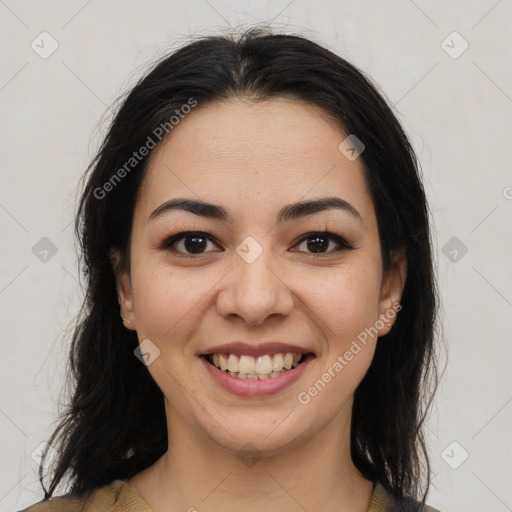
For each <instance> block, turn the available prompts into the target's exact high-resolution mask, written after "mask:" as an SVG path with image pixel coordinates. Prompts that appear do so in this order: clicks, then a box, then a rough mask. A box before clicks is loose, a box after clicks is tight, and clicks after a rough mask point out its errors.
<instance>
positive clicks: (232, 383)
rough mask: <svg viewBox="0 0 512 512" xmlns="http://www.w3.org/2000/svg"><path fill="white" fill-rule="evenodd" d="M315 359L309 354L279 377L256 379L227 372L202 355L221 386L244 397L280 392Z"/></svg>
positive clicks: (204, 362)
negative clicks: (244, 377)
mask: <svg viewBox="0 0 512 512" xmlns="http://www.w3.org/2000/svg"><path fill="white" fill-rule="evenodd" d="M313 359H314V356H312V355H311V354H308V356H307V357H306V358H305V360H304V362H302V363H300V364H298V365H297V366H296V367H295V368H293V369H291V370H287V371H285V372H283V373H281V374H280V375H278V376H277V377H269V378H268V379H265V380H260V379H258V380H255V379H239V378H238V377H232V376H231V375H229V373H226V372H225V371H222V370H220V369H219V368H217V367H216V366H214V365H213V364H211V363H210V362H209V361H208V360H207V359H206V357H204V356H202V357H201V360H202V361H203V364H204V365H205V366H206V369H207V370H208V372H210V375H211V376H212V378H213V380H214V381H215V382H217V384H219V386H221V387H222V388H224V389H225V390H226V391H229V392H230V393H233V394H234V395H238V396H243V397H263V396H269V395H274V394H276V393H278V392H279V391H281V390H283V389H284V388H286V387H288V386H290V385H291V384H292V383H293V382H295V381H296V380H297V379H298V378H299V377H300V376H301V375H302V374H303V373H304V370H305V369H306V367H307V366H308V365H309V363H310V362H311V361H312V360H313Z"/></svg>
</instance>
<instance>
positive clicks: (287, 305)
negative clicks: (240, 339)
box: [217, 236, 293, 324]
mask: <svg viewBox="0 0 512 512" xmlns="http://www.w3.org/2000/svg"><path fill="white" fill-rule="evenodd" d="M236 253H237V254H233V262H232V269H231V272H229V274H228V281H227V285H226V286H225V288H224V289H223V290H222V292H221V293H220V295H219V298H218V305H217V306H218V310H219V313H221V314H222V315H224V316H228V315H233V314H236V315H238V316H240V317H243V318H244V319H245V320H246V321H247V322H248V323H251V324H258V323H261V322H263V320H264V319H265V318H266V317H268V316H270V315H272V314H276V313H279V314H282V315H286V314H289V312H290V311H291V308H292V306H293V300H292V297H291V291H290V290H289V288H288V286H287V285H286V283H285V282H284V281H283V280H282V279H281V278H280V277H279V275H278V271H276V270H275V269H276V267H277V266H278V265H276V262H275V261H273V256H272V251H271V250H270V249H268V248H265V249H264V248H263V245H262V244H260V243H259V242H258V241H257V240H256V238H254V237H251V236H248V237H246V238H245V239H244V240H243V241H242V242H241V243H240V244H239V245H238V247H237V248H236Z"/></svg>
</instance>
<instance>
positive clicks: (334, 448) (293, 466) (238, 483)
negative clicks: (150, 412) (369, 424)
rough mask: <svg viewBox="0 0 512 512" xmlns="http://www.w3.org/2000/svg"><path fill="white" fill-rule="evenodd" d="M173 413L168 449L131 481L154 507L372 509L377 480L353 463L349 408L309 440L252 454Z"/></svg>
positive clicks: (261, 511)
mask: <svg viewBox="0 0 512 512" xmlns="http://www.w3.org/2000/svg"><path fill="white" fill-rule="evenodd" d="M350 405H351V404H350ZM346 409H350V410H351V407H347V408H344V410H346ZM167 411H168V413H167V414H168V418H167V419H168V426H169V428H168V435H169V450H168V451H167V452H166V453H165V454H164V455H163V456H162V457H161V458H160V459H159V460H158V461H157V462H156V463H155V464H154V465H153V466H151V467H150V468H148V469H147V470H145V471H143V472H142V473H139V474H138V475H136V476H135V477H134V478H132V479H131V481H130V483H132V485H134V486H135V487H136V488H137V489H138V490H139V493H140V494H141V495H142V497H143V498H144V499H145V501H146V502H147V503H148V505H149V506H150V507H151V508H152V510H153V512H160V511H164V510H165V511H166V512H174V511H178V510H179V511H183V510H187V511H191V512H194V511H199V512H200V511H202V510H223V511H225V512H231V511H233V512H234V511H239V510H241V509H243V510H244V512H267V511H268V512H270V511H274V510H287V511H295V510H297V512H299V511H301V512H303V511H304V510H308V511H310V512H313V511H315V510H322V511H325V512H335V511H336V512H366V510H367V508H368V506H369V502H370V496H371V493H372V483H371V482H370V481H368V480H366V479H365V478H364V477H363V476H362V475H361V474H360V473H359V471H358V470H357V468H356V467H355V466H354V465H353V463H352V460H351V457H350V414H349V415H348V417H347V414H343V410H342V411H340V413H339V414H338V415H337V416H336V417H335V418H333V420H332V421H331V422H330V423H329V425H328V426H327V427H326V428H325V429H324V430H322V432H320V433H318V434H317V435H316V436H313V437H311V438H309V439H308V440H307V441H304V442H301V441H300V440H297V441H295V442H294V443H293V445H292V443H290V444H289V445H287V446H285V447H281V448H280V449H279V450H269V451H268V452H265V453H263V452H259V451H257V450H255V451H253V452H247V453H246V454H245V455H246V456H245V457H244V456H243V454H242V453H241V452H232V451H228V450H226V449H225V448H223V447H221V446H219V445H218V444H217V443H215V442H214V441H212V439H211V438H209V437H206V436H204V435H202V434H200V433H198V432H196V431H195V430H193V429H191V428H190V426H189V424H187V423H185V422H184V421H183V419H182V418H181V417H180V416H179V415H178V414H176V413H175V411H173V410H172V409H171V407H169V405H167Z"/></svg>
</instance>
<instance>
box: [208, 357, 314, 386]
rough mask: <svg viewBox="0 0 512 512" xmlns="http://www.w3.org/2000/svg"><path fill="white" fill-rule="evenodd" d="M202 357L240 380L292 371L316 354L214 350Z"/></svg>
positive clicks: (273, 376)
mask: <svg viewBox="0 0 512 512" xmlns="http://www.w3.org/2000/svg"><path fill="white" fill-rule="evenodd" d="M201 357H202V358H204V359H205V361H207V363H208V364H210V365H211V366H213V367H215V368H216V369H217V370H219V371H221V372H223V373H225V374H228V375H230V376H231V377H235V378H237V379H242V380H268V379H275V378H277V377H279V376H280V375H283V374H286V373H288V372H293V371H294V370H295V368H297V367H299V366H301V365H304V364H306V363H308V362H310V361H311V360H312V359H314V358H315V357H316V356H315V354H313V353H312V352H278V353H274V354H264V355H260V356H253V355H250V354H241V355H239V354H233V353H227V352H215V353H209V354H202V355H201Z"/></svg>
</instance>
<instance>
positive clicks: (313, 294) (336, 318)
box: [301, 265, 380, 343]
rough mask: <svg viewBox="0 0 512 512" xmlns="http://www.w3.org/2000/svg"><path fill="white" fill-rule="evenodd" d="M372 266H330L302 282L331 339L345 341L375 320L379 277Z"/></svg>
mask: <svg viewBox="0 0 512 512" xmlns="http://www.w3.org/2000/svg"><path fill="white" fill-rule="evenodd" d="M372 269H373V267H371V266H370V265H368V266H366V267H365V266H364V265H363V266H360V265H357V266H353V267H352V268H345V269H339V270H333V269H331V271H330V272H329V273H328V274H325V275H324V276H323V278H320V276H316V277H315V276H314V275H313V274H312V275H311V276H310V277H311V279H309V280H306V281H305V282H304V283H303V285H301V288H302V289H303V290H304V293H305V296H306V297H307V304H308V306H309V307H311V308H313V310H314V312H315V313H316V315H318V317H319V319H320V320H321V323H323V324H324V325H325V326H326V330H325V334H326V336H328V337H329V338H330V339H331V340H332V339H334V338H335V339H338V340H339V341H340V343H341V342H342V343H344V342H345V341H346V338H347V337H348V336H357V334H358V333H359V332H360V331H361V330H363V329H364V328H365V327H367V326H368V325H370V324H373V322H375V320H376V319H377V316H378V305H379V291H380V287H379V276H378V275H377V272H373V271H372Z"/></svg>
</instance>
